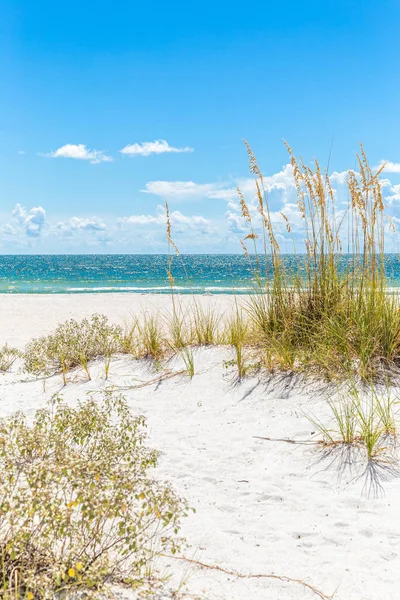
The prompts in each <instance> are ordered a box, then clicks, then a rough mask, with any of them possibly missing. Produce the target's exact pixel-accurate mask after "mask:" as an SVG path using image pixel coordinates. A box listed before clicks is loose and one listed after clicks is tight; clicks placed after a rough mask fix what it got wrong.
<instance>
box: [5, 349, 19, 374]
mask: <svg viewBox="0 0 400 600" xmlns="http://www.w3.org/2000/svg"><path fill="white" fill-rule="evenodd" d="M20 357H21V352H20V351H19V350H17V349H16V348H10V346H8V345H7V344H5V345H4V346H3V347H2V348H0V371H1V372H2V373H5V372H7V371H9V370H10V369H11V367H12V366H13V364H14V363H15V361H16V360H17V358H20Z"/></svg>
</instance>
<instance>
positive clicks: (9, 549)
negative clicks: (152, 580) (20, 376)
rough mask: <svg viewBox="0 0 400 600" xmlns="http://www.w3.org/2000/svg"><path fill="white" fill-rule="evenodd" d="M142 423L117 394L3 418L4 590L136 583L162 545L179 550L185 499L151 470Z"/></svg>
mask: <svg viewBox="0 0 400 600" xmlns="http://www.w3.org/2000/svg"><path fill="white" fill-rule="evenodd" d="M144 426H145V423H144V419H143V418H142V417H134V416H133V415H132V414H131V412H130V410H129V408H128V406H127V404H126V401H125V400H124V398H123V397H121V396H114V395H112V394H111V393H106V394H105V395H104V396H102V397H89V398H87V399H86V400H85V401H83V402H80V403H79V404H78V406H77V407H75V408H71V407H68V406H67V405H65V404H64V403H63V402H62V400H61V399H60V398H56V397H55V398H53V399H52V400H51V401H50V403H49V404H48V406H47V407H46V408H45V409H42V410H39V411H37V413H36V415H35V417H34V420H33V423H32V424H30V423H29V422H28V421H27V419H26V418H25V416H24V415H23V414H21V413H18V414H16V415H14V416H12V417H9V418H7V419H3V420H1V421H0V469H1V473H2V476H1V478H0V559H1V562H0V571H1V577H2V597H3V598H8V599H10V600H11V599H15V598H27V599H29V600H32V599H33V598H40V597H47V598H50V597H54V593H56V592H58V593H61V592H66V593H67V594H69V593H73V592H75V591H79V590H82V591H83V592H87V591H89V590H91V591H93V592H100V591H101V590H102V588H103V586H104V584H105V583H112V582H119V583H126V584H128V585H133V584H140V583H141V582H142V581H143V577H144V575H145V573H146V571H148V570H149V565H150V564H151V561H152V560H153V558H154V557H155V556H156V555H157V554H158V553H160V552H161V553H169V552H172V553H175V552H176V551H177V549H178V548H179V543H180V541H179V538H177V533H178V530H179V527H180V519H181V517H183V516H184V515H186V513H187V505H186V502H185V501H183V500H182V499H180V498H179V497H178V496H176V495H175V493H174V492H173V491H172V489H171V488H170V487H169V485H167V484H164V483H160V482H158V481H156V480H155V479H153V478H152V477H151V476H150V474H149V471H150V470H151V469H153V468H154V467H155V466H156V464H157V452H155V451H154V450H151V449H149V448H147V447H146V445H145V441H146V439H145V431H144Z"/></svg>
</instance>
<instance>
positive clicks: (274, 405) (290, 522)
mask: <svg viewBox="0 0 400 600" xmlns="http://www.w3.org/2000/svg"><path fill="white" fill-rule="evenodd" d="M181 300H182V302H183V304H184V303H186V302H189V301H190V297H188V296H182V297H181ZM197 300H198V301H199V302H202V303H209V302H213V303H217V304H218V306H219V307H220V308H221V310H224V309H229V306H232V302H233V297H232V296H212V297H208V296H207V297H206V296H198V297H197ZM169 304H170V298H169V297H168V296H161V295H160V296H154V295H153V296H150V295H136V294H87V295H54V296H50V295H2V296H1V297H0V306H1V312H0V314H1V317H0V318H1V329H0V330H1V342H2V344H4V343H6V342H7V343H8V344H9V345H11V346H16V347H18V348H20V349H23V347H24V345H25V344H26V343H27V342H28V341H29V340H30V339H31V338H33V337H36V336H38V335H41V334H47V333H49V332H50V331H52V330H53V329H54V327H55V326H56V325H57V324H58V323H59V322H61V321H64V320H66V319H69V318H71V317H73V318H76V319H80V318H82V317H84V316H88V315H91V314H92V313H94V312H97V313H103V314H106V315H107V316H108V317H109V319H110V321H112V322H115V323H123V322H124V321H125V320H129V318H130V316H131V315H132V314H134V313H137V312H138V311H139V310H140V309H146V310H147V309H149V310H156V311H161V312H162V311H164V310H167V309H168V306H169ZM231 358H232V354H231V351H230V349H229V348H218V347H212V348H202V349H198V350H196V351H195V375H194V377H193V379H192V380H190V379H189V377H188V376H186V375H176V376H172V377H170V378H168V379H167V378H166V379H165V380H163V378H162V371H160V370H159V369H158V370H156V369H155V368H154V365H153V364H152V363H151V362H150V361H143V360H142V361H137V360H134V359H133V358H130V357H127V356H118V357H115V358H114V359H113V361H112V365H111V371H110V377H109V380H108V381H105V379H104V370H103V367H102V364H101V361H96V362H95V363H94V364H93V365H92V366H91V374H92V381H87V380H86V378H85V377H84V376H83V374H82V372H80V371H79V370H77V371H75V372H74V373H73V374H72V376H71V379H72V381H71V382H70V383H69V384H68V385H67V386H66V387H63V386H62V380H61V377H60V376H54V377H51V378H50V379H49V380H48V381H47V385H46V389H45V391H43V382H42V381H41V380H36V379H35V377H33V376H32V375H29V374H26V373H23V372H21V370H20V365H19V364H18V363H16V364H15V365H14V366H13V368H12V371H11V372H10V373H5V374H0V415H1V416H2V417H3V416H6V415H10V414H12V413H13V412H14V411H16V410H23V411H24V412H26V413H27V414H29V415H31V414H33V412H34V411H35V410H36V409H37V408H39V407H42V406H43V405H44V404H45V403H46V401H47V399H48V398H49V397H50V396H51V395H52V394H54V393H55V392H60V393H61V394H62V395H63V397H64V398H65V400H66V401H68V402H70V403H72V404H73V403H75V402H76V401H77V400H78V399H80V398H81V399H82V398H84V396H85V394H86V393H87V392H88V391H90V390H102V389H104V388H106V387H108V386H112V385H113V386H116V387H118V386H121V387H122V388H124V390H123V393H124V395H125V396H126V398H127V400H128V401H129V404H130V406H131V407H132V409H133V411H134V412H135V413H137V414H143V415H145V416H146V418H147V423H148V433H149V441H150V444H151V445H152V446H153V447H154V448H157V449H158V450H160V451H161V453H162V454H161V457H160V462H159V467H158V469H157V476H159V477H160V478H163V479H167V480H169V481H170V482H171V483H172V485H173V487H174V488H175V489H176V490H177V491H178V492H179V493H180V494H181V495H183V496H185V497H186V498H187V500H188V502H189V504H190V505H191V506H192V507H193V508H195V509H196V513H195V514H191V515H190V516H189V517H188V518H187V519H185V520H184V522H183V528H182V535H183V536H185V538H186V540H187V543H188V548H186V549H185V550H184V555H185V556H186V557H187V558H189V559H192V560H193V561H198V562H200V563H204V564H205V565H209V566H214V567H220V568H221V569H225V570H226V571H228V572H230V573H231V574H228V573H225V572H223V571H221V570H217V569H211V568H210V569H209V568H202V567H201V566H199V565H198V564H194V563H186V562H184V561H180V560H179V559H175V558H171V559H165V560H161V559H160V562H159V563H158V564H156V565H155V566H154V568H155V570H156V571H158V572H159V573H160V574H161V575H163V576H165V575H167V574H171V579H170V580H168V581H167V582H166V590H169V592H168V593H167V591H165V592H164V593H160V595H158V596H157V597H158V598H170V597H171V598H172V597H176V598H179V597H183V598H185V597H186V598H191V599H194V598H198V599H202V600H247V599H248V600H267V599H268V600H294V599H296V600H297V599H304V600H306V599H310V600H311V599H312V598H318V597H320V598H321V597H323V598H325V597H326V598H329V597H333V598H334V599H335V600H398V599H399V597H400V591H399V568H398V567H399V560H400V559H399V554H400V520H399V506H400V477H398V478H397V477H396V476H395V474H394V473H391V472H390V471H389V470H385V469H384V468H382V470H381V471H379V470H378V471H376V472H372V471H368V470H367V471H365V469H366V466H367V465H366V463H365V461H364V459H363V458H361V457H357V456H355V457H354V463H353V464H352V468H351V469H350V466H349V465H347V466H346V464H345V460H346V458H348V457H346V456H343V455H342V456H339V454H331V455H330V456H328V457H325V458H323V455H322V451H321V449H320V447H319V446H318V445H312V444H310V445H308V444H293V443H288V442H285V441H268V440H265V439H260V438H263V437H268V438H274V439H276V440H284V439H288V440H296V441H299V442H300V441H304V442H310V441H313V440H316V439H317V437H318V435H317V434H316V433H315V430H314V429H313V425H312V424H311V422H310V420H309V419H308V418H307V415H316V416H318V418H320V419H323V418H328V410H327V399H329V398H330V397H332V394H333V393H336V392H334V389H333V388H332V386H330V385H328V384H324V383H321V382H316V381H314V382H305V381H304V379H303V377H301V376H299V375H292V376H289V375H288V376H283V375H271V376H269V375H267V374H265V373H260V372H259V373H255V374H252V375H251V376H249V377H247V378H245V379H244V380H243V381H241V382H238V381H237V378H236V375H235V369H234V368H233V367H232V366H229V365H228V366H227V365H226V362H225V364H224V361H228V362H229V360H230V359H231ZM164 367H165V369H168V370H169V371H170V372H172V371H179V370H180V369H181V368H182V365H181V364H180V359H178V358H175V359H172V360H171V361H169V362H168V364H165V365H164ZM144 382H152V383H149V385H146V386H143V385H142V384H143V383H144ZM234 572H238V573H240V574H243V575H260V577H253V578H251V577H243V578H239V577H237V576H235V574H234ZM267 575H268V577H264V576H267ZM269 576H271V577H269ZM272 576H273V577H272ZM279 578H281V579H279ZM312 588H315V589H314V590H313V589H312ZM176 590H178V592H179V593H178V595H177V596H172V595H171V593H172V592H174V591H176ZM318 591H319V592H320V595H318ZM321 594H322V595H321Z"/></svg>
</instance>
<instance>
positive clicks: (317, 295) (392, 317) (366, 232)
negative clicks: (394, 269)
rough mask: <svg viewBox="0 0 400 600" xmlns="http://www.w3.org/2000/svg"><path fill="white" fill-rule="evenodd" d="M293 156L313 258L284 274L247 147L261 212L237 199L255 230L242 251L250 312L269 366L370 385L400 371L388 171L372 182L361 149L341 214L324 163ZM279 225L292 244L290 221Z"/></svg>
mask: <svg viewBox="0 0 400 600" xmlns="http://www.w3.org/2000/svg"><path fill="white" fill-rule="evenodd" d="M288 150H289V153H290V156H291V164H292V170H293V176H294V182H295V186H296V190H297V209H298V213H299V216H300V217H301V223H302V229H303V232H304V238H305V242H304V243H305V250H306V253H305V255H297V263H296V264H297V268H294V269H285V267H284V263H283V260H282V254H281V249H280V245H279V239H280V235H278V233H277V231H276V227H277V226H276V217H275V218H274V219H273V218H272V215H271V210H270V207H269V203H268V196H267V193H266V186H265V184H264V179H263V175H262V173H261V170H260V168H259V167H258V164H257V160H256V158H255V156H254V154H253V152H252V150H251V148H250V146H248V145H247V152H248V156H249V161H250V171H251V173H252V174H253V175H254V177H255V186H256V187H255V189H256V196H257V212H256V213H255V212H254V210H250V208H249V205H248V204H247V203H246V201H245V198H244V196H243V194H242V193H241V191H240V190H238V194H239V199H240V204H241V208H242V217H243V218H244V220H245V221H246V222H247V223H248V225H249V234H248V235H247V236H246V237H245V239H244V240H242V246H243V248H244V251H245V253H246V256H247V257H248V259H249V261H250V263H251V265H252V268H253V274H254V281H255V290H254V291H255V294H254V295H253V296H252V297H251V298H250V300H249V301H248V305H247V309H248V313H249V315H250V317H251V319H252V320H253V322H254V325H255V327H256V328H257V329H258V330H259V332H260V333H261V334H262V346H263V349H264V353H265V356H266V363H267V364H269V365H270V366H271V367H272V366H273V365H277V366H279V368H281V369H289V370H293V369H303V370H308V369H310V368H314V367H317V368H319V369H322V370H323V371H324V372H325V373H326V374H327V375H329V376H331V377H336V376H337V375H338V374H343V373H348V372H352V373H354V372H356V373H358V374H359V375H361V376H362V377H363V378H368V377H369V376H371V375H372V374H374V373H376V372H377V371H379V369H380V368H382V367H384V368H385V369H387V368H392V367H393V368H397V366H398V364H400V363H399V359H400V311H399V304H398V300H397V298H396V297H395V296H394V295H390V294H388V293H387V279H386V273H385V262H384V252H385V231H386V230H387V229H388V228H389V227H393V223H392V222H391V221H390V219H389V218H387V215H386V214H385V206H384V202H383V198H382V187H381V182H380V179H379V175H380V174H381V172H382V170H383V166H382V167H381V168H380V169H378V170H377V172H375V173H374V172H373V171H372V169H371V167H370V166H369V163H368V160H367V157H366V154H365V152H364V150H363V148H362V147H361V152H360V154H359V155H358V156H357V161H358V170H357V172H356V171H349V172H348V175H347V188H348V195H349V204H348V206H347V207H345V208H344V209H343V208H342V207H339V208H338V207H337V206H336V199H335V193H334V190H333V189H332V187H331V181H330V178H329V176H328V174H327V173H323V172H322V171H321V168H320V166H319V163H318V162H317V161H315V164H314V167H313V168H312V167H310V166H308V165H305V164H304V163H303V161H302V160H298V159H297V158H296V157H295V156H294V154H293V152H292V150H291V148H289V147H288ZM339 209H340V210H339ZM282 219H283V221H282V223H284V224H285V226H286V228H287V233H288V235H293V231H292V225H291V223H290V220H289V218H288V217H287V215H285V214H282ZM302 235H303V234H302ZM248 243H251V248H252V250H253V252H252V253H250V251H249V250H248V248H247V245H246V244H248ZM260 243H261V247H262V250H260ZM293 250H294V252H296V247H295V245H294V248H293Z"/></svg>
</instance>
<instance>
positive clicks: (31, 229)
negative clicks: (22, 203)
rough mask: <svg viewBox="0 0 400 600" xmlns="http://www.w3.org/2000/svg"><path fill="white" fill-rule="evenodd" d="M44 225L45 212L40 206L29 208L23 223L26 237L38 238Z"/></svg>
mask: <svg viewBox="0 0 400 600" xmlns="http://www.w3.org/2000/svg"><path fill="white" fill-rule="evenodd" d="M45 223H46V211H45V210H44V208H43V207H42V206H36V207H34V208H31V210H30V212H29V214H28V216H27V217H26V219H25V221H24V226H25V232H26V235H29V236H31V237H38V236H40V234H41V232H42V229H43V227H44V226H45Z"/></svg>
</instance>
